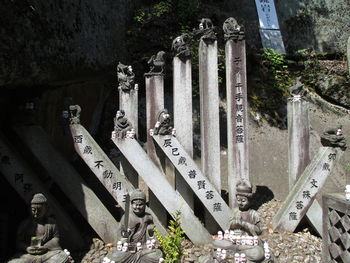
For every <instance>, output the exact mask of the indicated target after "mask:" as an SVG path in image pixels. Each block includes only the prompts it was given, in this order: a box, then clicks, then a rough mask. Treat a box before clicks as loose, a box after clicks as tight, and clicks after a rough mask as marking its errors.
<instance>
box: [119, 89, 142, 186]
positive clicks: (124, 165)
mask: <svg viewBox="0 0 350 263" xmlns="http://www.w3.org/2000/svg"><path fill="white" fill-rule="evenodd" d="M119 109H121V110H124V111H125V117H126V118H127V119H128V120H129V122H130V123H131V125H132V127H133V128H134V129H135V135H136V138H137V137H138V85H137V84H135V88H134V89H130V90H128V91H124V90H122V89H119ZM120 172H121V173H123V174H125V176H126V177H127V178H128V179H129V181H130V182H131V184H132V185H133V186H134V187H135V188H138V185H139V177H138V174H137V173H136V171H135V170H134V168H132V166H131V165H130V164H129V162H128V161H127V160H126V159H125V158H124V157H123V156H122V157H121V160H120Z"/></svg>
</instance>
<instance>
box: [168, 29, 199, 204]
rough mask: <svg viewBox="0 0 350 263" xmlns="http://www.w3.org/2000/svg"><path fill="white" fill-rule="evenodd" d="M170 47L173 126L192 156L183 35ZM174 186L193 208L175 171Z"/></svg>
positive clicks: (189, 77)
mask: <svg viewBox="0 0 350 263" xmlns="http://www.w3.org/2000/svg"><path fill="white" fill-rule="evenodd" d="M172 49H173V50H174V51H175V52H176V55H175V57H174V58H173V89H174V90H173V96H174V97H173V98H174V127H175V129H176V137H177V139H178V141H179V142H180V143H181V145H182V146H183V147H184V149H185V151H186V152H187V154H188V155H189V156H190V157H191V158H192V157H193V124H192V63H191V58H190V51H189V48H188V46H187V45H186V43H185V35H181V36H179V37H177V38H175V40H174V41H173V46H172ZM175 188H176V190H177V191H178V192H179V193H180V194H181V195H182V197H183V198H184V199H185V200H186V202H187V203H188V205H189V206H190V207H191V208H192V209H193V207H194V199H193V192H192V190H191V189H190V187H189V186H188V185H187V183H186V182H185V180H184V179H183V177H182V176H181V175H180V174H178V173H177V172H176V173H175Z"/></svg>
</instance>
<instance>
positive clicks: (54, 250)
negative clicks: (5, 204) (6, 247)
mask: <svg viewBox="0 0 350 263" xmlns="http://www.w3.org/2000/svg"><path fill="white" fill-rule="evenodd" d="M31 213H32V216H31V218H29V219H27V220H25V221H23V222H22V223H21V224H20V226H19V228H18V234H17V249H18V251H19V253H18V254H16V256H15V258H13V259H12V260H10V261H8V263H37V262H47V263H61V262H62V263H63V262H70V259H69V256H68V255H67V254H66V253H65V252H64V251H62V248H61V247H60V245H59V240H60V238H59V233H58V229H57V225H56V222H55V219H54V218H52V217H50V216H49V215H48V204H47V199H46V197H45V196H44V195H43V194H41V193H37V194H35V195H34V196H33V199H32V201H31Z"/></svg>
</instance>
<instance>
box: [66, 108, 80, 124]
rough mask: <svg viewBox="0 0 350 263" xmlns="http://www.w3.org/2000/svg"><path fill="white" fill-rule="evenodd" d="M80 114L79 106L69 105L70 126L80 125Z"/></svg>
mask: <svg viewBox="0 0 350 263" xmlns="http://www.w3.org/2000/svg"><path fill="white" fill-rule="evenodd" d="M80 112H81V108H80V106H79V105H70V106H69V121H70V124H80Z"/></svg>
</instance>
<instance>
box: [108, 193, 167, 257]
mask: <svg viewBox="0 0 350 263" xmlns="http://www.w3.org/2000/svg"><path fill="white" fill-rule="evenodd" d="M130 205H131V211H130V213H129V214H128V215H123V217H122V219H121V224H120V228H119V235H120V236H121V237H122V239H121V240H120V241H119V242H118V245H117V247H116V248H115V249H113V250H112V251H111V252H110V253H109V254H108V255H107V258H108V259H109V260H113V261H115V262H120V263H158V262H159V259H160V258H162V255H163V254H162V252H161V251H160V250H159V249H157V248H156V247H155V239H154V231H153V229H154V224H153V218H152V216H151V215H150V214H149V213H147V212H146V195H145V193H143V192H142V191H141V190H140V189H135V190H134V191H133V192H131V194H130ZM125 210H126V211H127V210H128V209H125Z"/></svg>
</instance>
